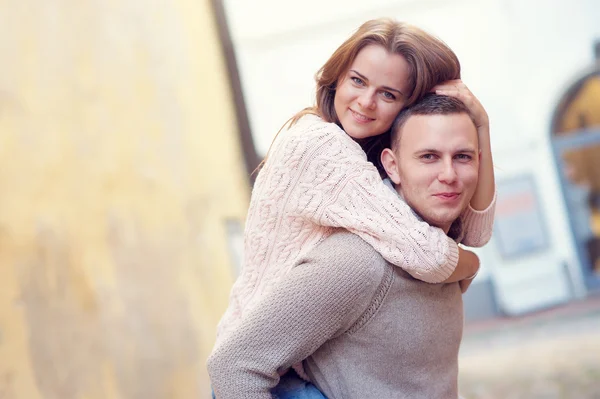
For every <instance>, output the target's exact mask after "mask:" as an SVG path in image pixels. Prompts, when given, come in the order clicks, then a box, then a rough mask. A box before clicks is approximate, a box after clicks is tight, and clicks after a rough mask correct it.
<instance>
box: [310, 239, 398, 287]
mask: <svg viewBox="0 0 600 399" xmlns="http://www.w3.org/2000/svg"><path fill="white" fill-rule="evenodd" d="M308 257H309V258H310V259H311V261H314V262H319V263H323V264H325V265H326V266H327V267H328V268H329V269H330V270H339V272H340V273H348V272H350V271H353V270H351V269H360V270H358V271H359V272H361V271H362V273H359V275H364V276H365V277H371V278H373V277H376V276H374V274H375V275H382V274H383V270H384V269H385V268H386V267H388V266H389V265H388V263H387V262H386V260H385V259H384V258H383V257H382V256H381V254H379V252H377V251H376V250H375V249H374V248H373V247H372V246H371V245H370V244H368V243H367V242H366V241H365V240H363V239H362V238H360V237H359V236H358V235H356V234H353V233H351V232H349V231H347V230H345V229H336V231H335V232H334V233H333V234H331V235H329V236H327V237H326V238H325V239H323V241H322V242H321V243H320V244H319V245H317V246H316V247H315V248H314V249H313V250H312V251H311V252H310V253H309V254H308Z"/></svg>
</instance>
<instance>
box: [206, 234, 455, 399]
mask: <svg viewBox="0 0 600 399" xmlns="http://www.w3.org/2000/svg"><path fill="white" fill-rule="evenodd" d="M462 327H463V307H462V296H461V293H460V289H459V287H458V283H452V284H428V283H424V282H422V281H419V280H415V279H414V278H412V277H411V276H410V275H409V274H408V273H406V272H404V271H403V270H402V269H400V268H399V267H393V266H392V265H390V264H389V263H387V262H386V261H385V260H384V259H383V258H382V257H381V255H379V253H377V252H376V251H375V250H374V249H373V248H372V247H371V246H370V245H368V244H367V243H366V242H365V241H363V240H362V239H361V238H359V237H358V236H356V235H354V234H351V233H348V232H346V231H340V232H337V233H336V234H333V235H332V236H330V237H329V238H327V239H325V240H324V241H323V242H322V243H321V244H319V246H318V247H317V248H316V249H315V250H313V251H312V252H311V253H310V254H309V256H308V257H306V258H304V259H301V260H300V262H299V263H298V264H297V265H296V266H295V267H294V268H293V269H292V270H291V271H290V272H289V273H288V274H286V276H285V278H284V279H283V280H282V281H281V282H280V283H279V284H278V285H277V286H276V287H274V288H273V289H272V290H271V291H270V292H269V294H268V295H265V296H264V298H263V300H262V301H261V303H259V304H258V306H255V307H254V308H253V309H252V310H251V311H250V312H249V313H248V314H246V315H244V318H243V320H242V321H241V323H240V324H239V325H237V328H236V329H235V330H234V331H232V332H231V333H230V334H228V335H227V336H226V337H225V339H223V340H222V341H221V343H220V345H218V346H217V347H215V349H214V351H213V353H212V354H211V356H210V358H209V360H208V371H209V375H210V378H211V383H212V384H213V388H214V390H215V393H216V396H217V398H218V399H229V398H243V399H252V398H257V399H260V398H271V397H272V395H271V394H270V393H269V391H270V390H271V389H272V388H273V387H274V386H276V385H277V383H278V381H279V374H280V373H282V372H284V371H285V370H286V369H288V368H289V367H290V366H291V365H293V364H295V363H297V362H300V361H303V360H304V362H303V364H304V369H305V371H306V372H307V373H308V375H309V376H310V378H311V380H312V381H313V382H314V383H315V385H317V387H319V389H320V390H321V391H322V392H323V393H324V394H325V395H326V396H327V397H328V398H330V399H354V398H356V399H359V398H360V399H363V398H379V399H386V398H411V399H419V398H423V399H425V398H427V399H432V398H444V399H446V398H451V399H454V398H457V397H458V394H457V376H458V349H459V345H460V340H461V337H462Z"/></svg>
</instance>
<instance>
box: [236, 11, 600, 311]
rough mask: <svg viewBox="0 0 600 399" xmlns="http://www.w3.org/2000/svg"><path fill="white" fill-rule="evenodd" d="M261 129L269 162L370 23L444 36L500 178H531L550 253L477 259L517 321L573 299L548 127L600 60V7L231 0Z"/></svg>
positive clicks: (489, 252) (486, 253)
mask: <svg viewBox="0 0 600 399" xmlns="http://www.w3.org/2000/svg"><path fill="white" fill-rule="evenodd" d="M225 7H226V10H227V13H228V19H229V25H230V29H231V31H232V36H233V41H234V44H235V48H236V54H237V57H238V63H239V68H240V74H241V78H242V85H243V89H244V95H245V99H246V103H247V106H248V111H249V116H250V120H251V127H252V130H253V134H254V137H255V143H256V147H257V149H258V152H259V153H262V154H264V153H265V152H266V151H267V149H268V146H269V144H270V142H271V140H272V138H273V137H274V135H275V133H276V132H277V131H278V130H279V128H280V127H281V125H282V124H283V123H284V122H285V121H286V120H287V119H288V118H289V117H290V116H292V115H293V114H294V113H295V112H297V111H298V110H300V109H301V108H304V107H306V106H308V105H312V103H313V96H314V80H313V75H314V73H315V72H316V71H317V70H318V68H319V67H320V66H321V65H322V64H323V63H324V62H325V60H326V59H327V58H328V56H329V55H330V54H331V53H332V52H333V50H334V49H335V48H336V47H337V46H338V45H339V44H341V42H342V41H343V40H344V39H345V38H346V37H348V35H349V34H350V33H351V32H352V31H353V30H354V29H356V28H357V27H358V26H359V25H360V24H361V23H362V22H364V21H365V20H367V19H369V18H374V17H381V16H387V17H393V18H396V19H398V20H402V21H407V22H410V23H412V24H415V25H417V26H420V27H421V28H424V29H425V30H427V31H429V32H431V33H433V34H435V35H437V36H439V37H440V38H442V39H443V40H444V41H445V42H447V43H448V44H449V45H450V47H452V48H453V49H454V51H455V52H456V53H457V55H458V56H459V58H460V60H461V63H462V67H463V80H464V81H465V82H466V83H467V84H468V85H469V87H470V88H471V90H472V91H473V92H474V93H475V94H476V95H477V96H478V97H479V99H480V100H481V102H482V103H483V104H484V105H485V106H486V109H487V110H488V113H489V115H490V120H491V129H492V145H493V148H494V157H495V164H496V166H497V169H496V173H497V177H498V179H502V178H506V177H511V176H516V175H520V174H523V173H528V174H532V175H533V177H534V179H535V181H536V184H537V186H538V188H539V191H540V192H539V193H538V194H539V197H540V198H541V200H542V204H541V207H542V212H543V217H544V219H545V222H546V225H547V226H551V228H550V232H549V239H550V244H551V245H550V249H549V250H548V251H546V252H544V253H543V254H538V255H531V256H529V257H526V258H523V259H519V260H518V261H510V262H508V261H504V260H502V258H501V257H500V256H499V254H498V252H497V250H496V248H495V247H494V244H493V243H492V244H490V245H489V246H488V247H486V248H484V249H482V250H481V251H479V253H480V255H481V257H482V260H483V261H484V263H485V264H486V266H488V267H486V268H485V269H486V270H487V272H483V278H485V277H486V273H488V274H487V276H488V277H489V276H490V275H494V278H495V281H496V283H497V284H498V287H499V292H500V296H501V297H500V298H499V300H500V301H501V303H502V305H503V306H504V308H505V310H506V311H507V312H509V313H520V312H522V311H526V310H529V309H532V308H535V307H539V306H544V305H545V304H550V303H552V302H560V301H563V300H566V299H567V298H568V297H569V295H570V293H569V290H568V286H567V285H566V284H565V281H566V280H565V279H564V278H563V277H561V276H562V269H561V268H562V266H561V265H562V264H563V263H564V262H566V263H567V264H568V265H570V267H571V271H572V274H573V278H574V279H575V286H576V294H577V293H578V294H581V293H582V286H581V281H580V277H581V276H580V275H579V266H578V264H577V261H576V256H575V252H574V247H573V242H572V239H571V235H570V233H569V231H570V230H569V227H568V219H567V215H566V213H565V212H566V211H565V207H564V203H563V199H562V195H561V193H560V187H559V185H558V178H557V176H556V172H555V166H554V160H553V158H552V154H551V149H550V146H549V127H550V119H551V116H552V112H553V110H554V107H555V106H556V104H557V102H558V100H559V98H560V96H561V95H562V93H563V92H564V90H565V89H566V88H567V87H568V85H569V84H571V83H572V80H573V79H574V78H575V77H576V76H577V74H578V72H579V71H581V70H583V69H585V68H586V67H589V65H590V64H592V62H593V51H592V45H593V42H594V40H596V39H600V23H598V21H600V1H597V0H446V1H443V0H439V1H435V0H420V1H419V0H396V1H393V0H371V1H370V2H369V3H368V2H356V3H354V2H348V1H344V0H320V1H317V0H305V1H303V2H291V1H289V2H288V1H285V2H282V1H278V0H256V1H253V2H246V1H241V0H225Z"/></svg>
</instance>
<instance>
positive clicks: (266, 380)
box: [207, 232, 383, 399]
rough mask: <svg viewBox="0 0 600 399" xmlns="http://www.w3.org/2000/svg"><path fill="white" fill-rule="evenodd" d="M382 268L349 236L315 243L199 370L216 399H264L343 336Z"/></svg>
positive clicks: (365, 247)
mask: <svg viewBox="0 0 600 399" xmlns="http://www.w3.org/2000/svg"><path fill="white" fill-rule="evenodd" d="M377 262H379V263H377ZM382 262H383V259H382V258H381V256H379V255H378V254H377V253H376V252H375V251H373V250H372V249H371V250H369V247H368V244H366V243H365V242H364V241H363V240H361V239H360V238H359V237H357V236H355V235H353V234H350V233H343V232H342V233H340V234H335V235H333V236H331V237H329V238H328V239H326V240H325V241H323V242H322V243H321V244H320V245H319V246H317V247H316V249H314V250H313V251H312V252H311V253H310V254H309V256H308V257H306V258H305V259H303V260H301V262H300V263H299V264H298V266H295V267H294V268H292V269H291V270H290V272H289V273H288V274H286V275H285V277H284V278H283V279H282V280H281V282H280V283H279V284H278V285H277V286H275V287H273V289H272V290H270V291H268V292H267V293H266V294H265V295H263V297H262V298H261V301H260V302H258V303H257V305H256V306H254V307H253V308H252V309H251V310H250V311H249V312H248V313H247V314H245V315H244V318H243V319H242V320H241V322H240V323H239V324H238V325H237V326H236V328H235V330H233V331H232V332H231V333H229V334H228V335H227V336H226V337H224V339H223V340H222V341H221V342H220V344H219V346H218V347H216V348H215V349H214V351H213V353H212V354H211V356H210V357H209V359H208V364H207V366H208V372H209V375H210V380H211V384H212V386H213V389H214V392H215V394H216V397H217V398H218V399H229V398H236V399H237V398H244V399H263V398H264V399H267V398H271V397H272V396H271V393H270V391H271V389H273V388H274V387H275V386H276V385H277V384H278V382H279V373H280V372H283V371H285V370H287V369H288V368H289V367H290V366H291V365H293V364H296V363H299V362H301V361H302V360H304V359H305V358H306V357H308V356H309V355H311V354H312V353H313V352H314V351H315V350H316V349H317V348H319V347H320V346H321V345H322V344H323V343H325V342H326V341H327V340H329V339H330V338H332V337H335V336H337V335H339V334H341V333H343V332H344V331H345V330H346V329H348V328H349V327H350V326H351V325H352V324H353V323H354V322H355V321H356V320H357V319H358V317H359V316H360V315H361V314H362V312H364V310H365V309H367V307H368V306H369V304H370V301H371V300H372V298H373V297H374V295H375V291H376V290H377V287H378V286H379V283H380V282H381V278H382V276H383V273H377V272H374V270H383V268H382V267H379V268H377V265H379V264H382Z"/></svg>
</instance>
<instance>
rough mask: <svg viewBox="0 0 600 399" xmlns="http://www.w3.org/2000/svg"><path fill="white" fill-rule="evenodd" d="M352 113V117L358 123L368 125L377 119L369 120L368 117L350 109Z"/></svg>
mask: <svg viewBox="0 0 600 399" xmlns="http://www.w3.org/2000/svg"><path fill="white" fill-rule="evenodd" d="M349 109H350V112H351V113H352V116H353V117H354V119H355V120H356V121H357V122H358V123H367V122H372V121H374V120H375V119H373V118H369V117H368V116H366V115H363V114H361V113H358V112H356V111H354V110H353V109H351V108H349Z"/></svg>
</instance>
